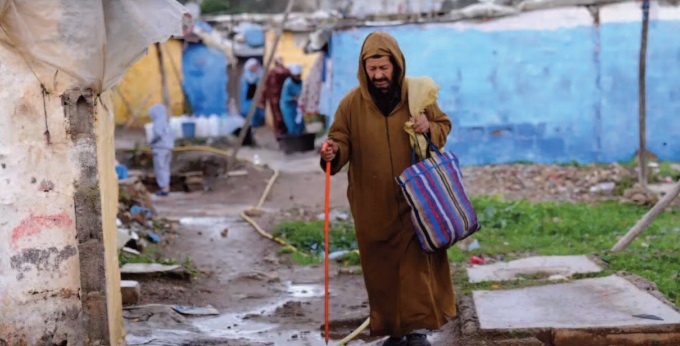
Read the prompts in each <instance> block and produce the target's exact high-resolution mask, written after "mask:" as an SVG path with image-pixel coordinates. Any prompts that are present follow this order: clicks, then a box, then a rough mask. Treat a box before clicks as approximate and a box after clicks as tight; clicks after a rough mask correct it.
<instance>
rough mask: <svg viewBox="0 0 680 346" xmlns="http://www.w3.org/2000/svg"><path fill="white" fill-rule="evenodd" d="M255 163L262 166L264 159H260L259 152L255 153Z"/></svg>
mask: <svg viewBox="0 0 680 346" xmlns="http://www.w3.org/2000/svg"><path fill="white" fill-rule="evenodd" d="M253 164H254V165H255V166H261V165H262V160H261V159H260V155H258V154H255V155H253Z"/></svg>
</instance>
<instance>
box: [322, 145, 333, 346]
mask: <svg viewBox="0 0 680 346" xmlns="http://www.w3.org/2000/svg"><path fill="white" fill-rule="evenodd" d="M326 149H328V142H326V143H324V144H323V147H322V148H321V152H325V151H326ZM325 200H326V209H325V214H326V218H325V219H326V222H325V225H324V228H325V229H324V233H325V236H326V246H325V247H324V248H325V261H324V262H325V264H326V269H325V284H326V291H325V295H324V323H325V328H326V330H325V331H326V333H325V336H326V345H328V338H329V335H328V301H329V299H328V298H329V297H328V281H329V280H328V276H329V275H328V272H329V270H328V262H329V261H328V224H329V222H330V204H331V163H330V161H328V162H326V198H325Z"/></svg>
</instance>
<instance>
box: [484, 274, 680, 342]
mask: <svg viewBox="0 0 680 346" xmlns="http://www.w3.org/2000/svg"><path fill="white" fill-rule="evenodd" d="M473 299H474V303H475V308H476V311H477V316H478V318H479V324H480V328H481V330H510V329H512V330H526V329H551V328H555V329H559V328H568V329H578V328H598V327H600V328H611V327H619V328H620V327H626V326H658V325H669V324H680V313H678V312H677V311H676V310H674V309H673V308H671V307H670V306H668V305H666V304H664V303H663V302H661V301H660V300H659V299H657V298H655V297H654V296H653V295H651V294H650V293H648V292H645V291H643V290H640V289H638V288H637V287H636V286H635V285H633V284H632V283H630V282H629V281H627V280H626V279H623V278H621V277H618V276H608V277H604V278H597V279H586V280H578V281H574V282H570V283H566V284H556V285H547V286H538V287H529V288H522V289H515V290H507V291H475V292H473ZM634 315H651V316H656V317H658V318H661V319H662V320H653V319H648V318H639V317H634Z"/></svg>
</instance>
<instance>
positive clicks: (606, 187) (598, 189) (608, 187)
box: [590, 182, 616, 193]
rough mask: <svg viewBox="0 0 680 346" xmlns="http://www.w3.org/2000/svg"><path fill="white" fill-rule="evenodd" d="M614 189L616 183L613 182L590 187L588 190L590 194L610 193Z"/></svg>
mask: <svg viewBox="0 0 680 346" xmlns="http://www.w3.org/2000/svg"><path fill="white" fill-rule="evenodd" d="M615 187H616V183H614V182H606V183H599V184H597V185H595V186H592V187H591V188H590V192H592V193H604V192H611V191H614V188H615Z"/></svg>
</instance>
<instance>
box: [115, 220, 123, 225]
mask: <svg viewBox="0 0 680 346" xmlns="http://www.w3.org/2000/svg"><path fill="white" fill-rule="evenodd" d="M121 226H123V222H122V221H120V219H118V218H116V227H121Z"/></svg>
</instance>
